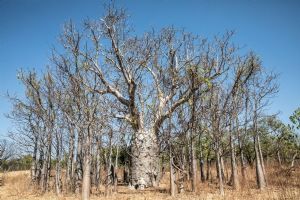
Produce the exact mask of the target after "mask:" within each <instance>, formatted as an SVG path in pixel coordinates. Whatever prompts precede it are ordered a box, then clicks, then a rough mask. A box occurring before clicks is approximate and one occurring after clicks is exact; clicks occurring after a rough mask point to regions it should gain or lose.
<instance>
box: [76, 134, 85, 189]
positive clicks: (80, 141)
mask: <svg viewBox="0 0 300 200" xmlns="http://www.w3.org/2000/svg"><path fill="white" fill-rule="evenodd" d="M82 137H83V135H82V132H81V130H79V132H78V138H77V152H76V164H75V165H76V170H75V173H76V177H75V192H76V193H77V194H79V193H80V192H81V184H82V182H81V181H82V170H83V169H82V161H83V156H82V144H83V138H82Z"/></svg>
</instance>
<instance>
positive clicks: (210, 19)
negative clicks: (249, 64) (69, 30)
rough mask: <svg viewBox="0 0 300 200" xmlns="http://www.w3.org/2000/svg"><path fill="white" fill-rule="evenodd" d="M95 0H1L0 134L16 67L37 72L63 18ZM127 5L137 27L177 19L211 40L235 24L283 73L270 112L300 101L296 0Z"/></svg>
mask: <svg viewBox="0 0 300 200" xmlns="http://www.w3.org/2000/svg"><path fill="white" fill-rule="evenodd" d="M105 2H107V1H100V0H0V95H1V96H0V135H5V134H6V133H7V131H8V130H9V129H11V128H12V125H11V124H10V122H9V120H7V119H6V118H5V117H4V113H8V112H9V110H10V105H9V103H8V102H7V100H6V99H5V98H3V97H2V96H3V95H4V94H5V93H6V92H7V91H9V92H10V93H12V94H17V95H22V93H23V88H22V86H21V84H20V83H19V82H18V80H17V79H16V74H17V71H18V69H20V68H23V69H31V68H35V69H36V70H37V71H42V70H43V69H44V68H45V66H46V65H47V64H49V57H50V53H51V48H52V47H53V46H57V41H58V40H57V38H58V35H59V33H60V32H61V30H62V26H63V24H64V22H66V21H68V20H70V19H72V20H73V21H74V22H76V23H77V24H80V22H81V21H82V20H83V19H86V18H88V17H89V18H96V17H100V16H102V15H103V3H105ZM116 4H117V5H121V6H124V7H125V8H127V10H128V13H129V14H130V16H131V18H130V22H131V24H132V25H133V26H134V28H135V30H136V32H137V33H142V32H143V31H145V30H149V29H150V28H152V27H154V28H161V27H164V26H169V25H174V26H175V27H179V28H185V29H186V30H187V31H190V32H193V33H194V34H198V35H201V36H205V37H208V38H211V37H212V36H213V35H215V34H222V33H224V32H225V31H226V30H235V31H236V35H235V37H234V41H235V42H236V43H237V44H239V46H241V47H243V49H244V50H254V51H255V52H256V53H257V54H258V55H259V56H260V57H261V58H262V60H263V64H264V65H265V66H266V67H267V68H268V69H269V70H273V71H275V72H277V73H279V74H280V78H279V83H280V92H279V93H278V94H277V96H276V98H274V99H273V103H272V105H271V106H270V111H269V112H277V111H281V114H280V118H281V119H282V120H283V121H284V122H288V117H289V116H290V114H291V113H292V112H293V110H295V109H296V108H297V107H299V106H300V90H299V87H300V1H297V0H294V1H292V0H281V1H279V0H265V1H263V0H244V1H242V0H239V1H238V0H222V1H221V0H198V1H196V0H151V1H150V0H148V1H141V0H128V1H125V0H124V1H121V0H116Z"/></svg>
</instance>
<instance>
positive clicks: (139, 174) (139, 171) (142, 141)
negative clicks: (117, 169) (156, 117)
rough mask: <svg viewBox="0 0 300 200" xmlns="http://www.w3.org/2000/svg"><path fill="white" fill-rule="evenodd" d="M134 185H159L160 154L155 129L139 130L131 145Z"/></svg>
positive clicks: (139, 186)
mask: <svg viewBox="0 0 300 200" xmlns="http://www.w3.org/2000/svg"><path fill="white" fill-rule="evenodd" d="M131 153H132V157H131V175H132V180H131V182H132V185H134V186H135V187H136V188H141V187H144V186H146V187H147V186H158V182H159V175H160V174H159V173H160V169H159V156H158V144H157V138H156V135H155V133H154V131H144V130H139V131H138V132H137V133H136V134H135V138H134V141H133V144H132V146H131Z"/></svg>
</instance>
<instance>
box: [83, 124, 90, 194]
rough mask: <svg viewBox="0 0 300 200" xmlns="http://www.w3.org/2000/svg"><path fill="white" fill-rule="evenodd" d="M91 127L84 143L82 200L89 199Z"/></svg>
mask: <svg viewBox="0 0 300 200" xmlns="http://www.w3.org/2000/svg"><path fill="white" fill-rule="evenodd" d="M91 134H92V131H91V127H88V130H87V136H86V141H85V144H84V157H83V159H84V161H83V162H84V163H83V178H82V200H89V199H90V189H91V160H92V158H91V143H92V141H91V139H92V135H91Z"/></svg>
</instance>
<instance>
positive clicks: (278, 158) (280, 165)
mask: <svg viewBox="0 0 300 200" xmlns="http://www.w3.org/2000/svg"><path fill="white" fill-rule="evenodd" d="M277 160H278V164H279V167H280V168H282V163H281V157H280V151H279V150H277Z"/></svg>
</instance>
